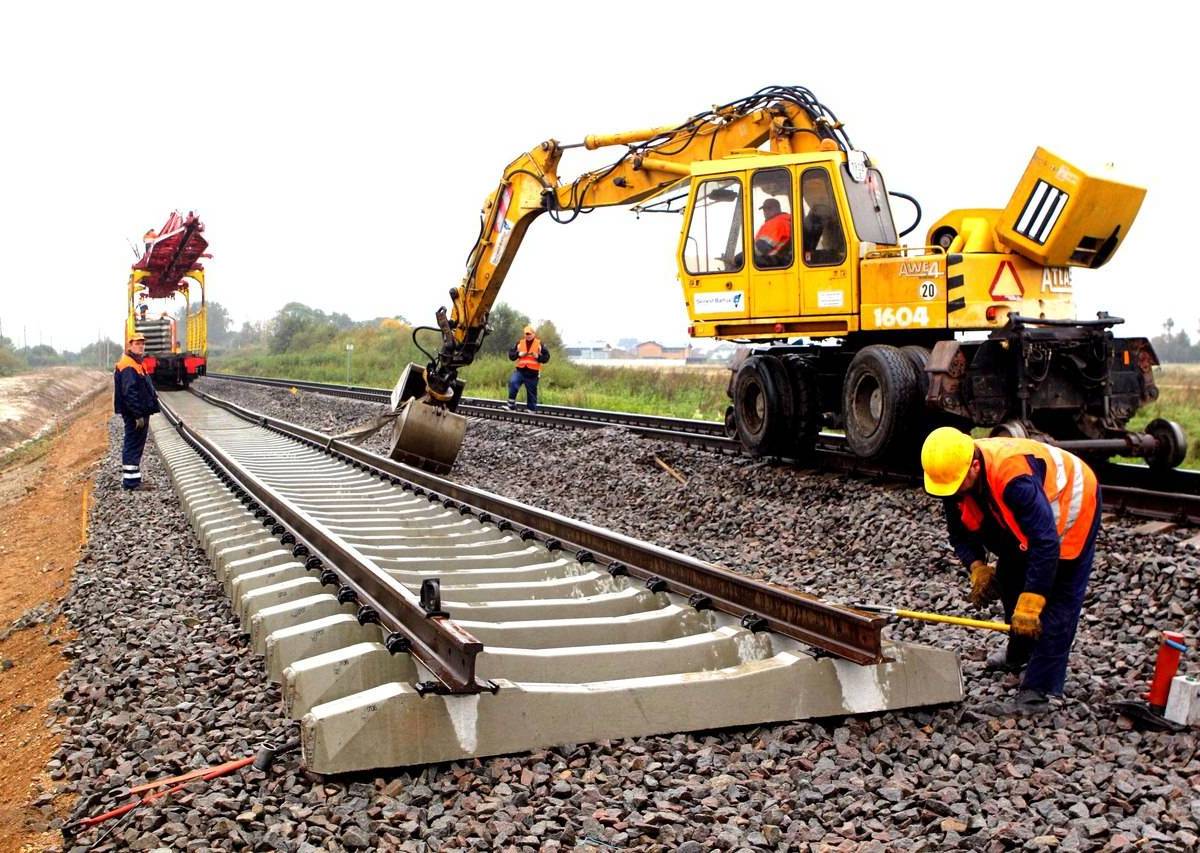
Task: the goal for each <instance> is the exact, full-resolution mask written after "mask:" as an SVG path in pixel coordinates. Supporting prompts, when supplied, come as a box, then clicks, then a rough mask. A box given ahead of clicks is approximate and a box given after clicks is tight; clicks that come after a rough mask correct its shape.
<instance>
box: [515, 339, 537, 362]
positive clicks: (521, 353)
mask: <svg viewBox="0 0 1200 853" xmlns="http://www.w3.org/2000/svg"><path fill="white" fill-rule="evenodd" d="M541 354H542V342H541V341H540V340H538V339H537V338H534V339H533V343H532V344H531V345H530V346H529V348H528V349H526V348H525V339H524V338H521V339H520V340H519V341H517V367H524V368H526V369H528V370H541V369H542V365H541V363H540V362H538V356H539V355H541Z"/></svg>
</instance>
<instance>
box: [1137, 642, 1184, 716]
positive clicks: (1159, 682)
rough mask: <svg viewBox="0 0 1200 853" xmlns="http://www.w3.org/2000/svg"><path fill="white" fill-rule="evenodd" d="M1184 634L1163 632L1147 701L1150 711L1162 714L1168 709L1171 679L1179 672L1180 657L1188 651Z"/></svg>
mask: <svg viewBox="0 0 1200 853" xmlns="http://www.w3.org/2000/svg"><path fill="white" fill-rule="evenodd" d="M1183 639H1184V638H1183V634H1180V633H1178V632H1177V631H1163V637H1162V644H1161V645H1160V646H1159V647H1158V660H1157V661H1155V663H1154V678H1153V679H1152V680H1151V681H1150V692H1149V693H1148V694H1147V695H1146V700H1147V701H1148V702H1149V703H1150V709H1151V710H1152V711H1154V713H1156V714H1161V713H1162V712H1163V711H1165V710H1166V709H1167V696H1168V695H1169V694H1170V693H1171V679H1172V678H1174V677H1175V674H1176V673H1178V672H1179V656H1180V655H1181V654H1182V653H1183V652H1185V651H1187V646H1185V645H1184V643H1183Z"/></svg>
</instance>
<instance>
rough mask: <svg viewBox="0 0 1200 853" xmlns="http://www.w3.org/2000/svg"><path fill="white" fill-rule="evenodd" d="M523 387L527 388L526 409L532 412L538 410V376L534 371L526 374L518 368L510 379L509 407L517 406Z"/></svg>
mask: <svg viewBox="0 0 1200 853" xmlns="http://www.w3.org/2000/svg"><path fill="white" fill-rule="evenodd" d="M522 385H524V386H525V408H527V409H528V410H529V411H531V412H532V411H534V410H536V409H537V386H538V374H537V373H536V372H534V371H532V370H531V371H528V372H526V371H523V370H521V368H519V367H518V368H517V369H516V370H514V371H513V372H512V376H510V377H508V405H510V406H515V405H517V392H518V391H520V390H521V386H522Z"/></svg>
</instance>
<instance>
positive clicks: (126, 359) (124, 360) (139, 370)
mask: <svg viewBox="0 0 1200 853" xmlns="http://www.w3.org/2000/svg"><path fill="white" fill-rule="evenodd" d="M126 367H132V368H133V372H134V373H136V374H138V375H139V376H145V375H146V368H144V367H142V365H141V364H140V363H138V362H137V361H135V360H134V359H133V356H131V355H130V354H129V353H124V354H123V355H122V356H121V360H120V361H118V362H117V365H116V367H114V368H113V373H120V372H121V371H122V370H124V369H125V368H126Z"/></svg>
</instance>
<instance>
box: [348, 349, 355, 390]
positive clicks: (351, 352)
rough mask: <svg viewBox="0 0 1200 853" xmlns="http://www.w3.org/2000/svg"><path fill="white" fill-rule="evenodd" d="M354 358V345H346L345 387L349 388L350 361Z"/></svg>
mask: <svg viewBox="0 0 1200 853" xmlns="http://www.w3.org/2000/svg"><path fill="white" fill-rule="evenodd" d="M353 357H354V344H346V386H347V387H349V386H350V360H351V359H352V358H353Z"/></svg>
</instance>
